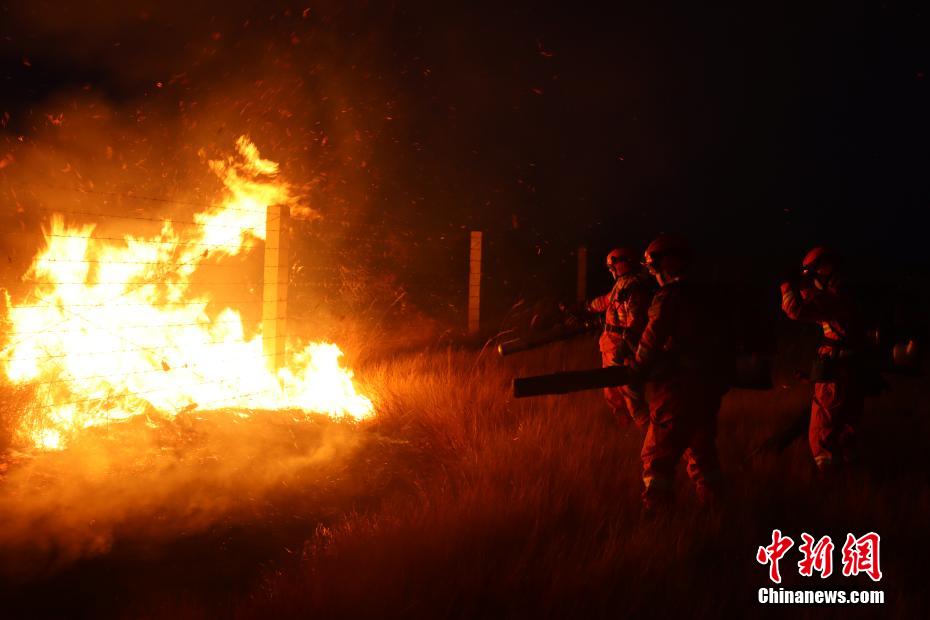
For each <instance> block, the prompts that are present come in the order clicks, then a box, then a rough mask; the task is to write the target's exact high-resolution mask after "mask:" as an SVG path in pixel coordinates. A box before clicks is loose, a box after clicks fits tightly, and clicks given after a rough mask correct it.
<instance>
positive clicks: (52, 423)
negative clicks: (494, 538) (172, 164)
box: [0, 136, 372, 449]
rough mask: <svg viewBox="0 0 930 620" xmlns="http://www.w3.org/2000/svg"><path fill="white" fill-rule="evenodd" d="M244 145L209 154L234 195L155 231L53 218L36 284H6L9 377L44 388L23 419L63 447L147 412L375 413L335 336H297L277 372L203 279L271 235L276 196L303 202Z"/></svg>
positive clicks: (34, 274) (38, 436)
mask: <svg viewBox="0 0 930 620" xmlns="http://www.w3.org/2000/svg"><path fill="white" fill-rule="evenodd" d="M237 147H238V156H237V157H230V158H228V159H226V160H220V161H211V162H210V167H211V168H212V169H213V171H214V172H215V173H216V174H217V175H218V176H219V177H220V178H221V179H222V180H223V183H224V185H225V186H226V190H227V192H226V198H225V200H224V201H223V202H222V203H221V204H217V205H216V206H214V207H211V208H209V209H207V210H206V211H204V212H202V213H198V214H196V215H195V216H194V218H193V220H192V221H186V222H184V223H183V224H182V223H179V222H172V221H171V220H165V221H164V222H163V225H162V227H161V231H160V233H159V234H158V235H157V236H155V237H153V238H139V237H134V236H130V235H127V236H125V237H124V238H122V239H114V238H113V237H109V238H100V237H97V238H95V237H94V235H93V233H94V230H95V226H94V225H84V226H70V225H68V224H67V223H66V222H65V220H64V218H63V217H62V216H61V215H54V216H53V217H52V218H51V222H50V225H49V227H48V229H47V230H46V231H45V237H46V247H45V249H43V250H42V251H40V252H39V254H38V255H37V256H36V258H35V260H34V261H33V263H32V265H31V267H30V268H29V270H28V272H27V273H26V275H25V279H26V280H27V281H29V282H34V283H35V284H34V288H33V290H32V291H31V293H30V294H29V295H28V296H26V297H25V298H24V299H22V300H19V301H18V302H17V303H13V302H12V300H11V298H10V296H9V294H8V293H6V303H7V307H8V317H7V319H8V322H9V331H8V337H7V344H6V346H5V347H4V348H3V350H2V351H0V363H2V364H3V366H4V370H5V371H6V374H7V377H8V378H9V380H10V381H11V382H13V383H16V384H33V385H34V386H35V394H36V398H35V402H34V404H33V405H32V407H31V409H30V411H29V412H28V413H27V415H26V416H25V417H24V419H23V423H22V426H21V428H20V429H19V430H20V433H21V434H22V435H23V436H24V437H26V438H27V439H28V440H30V441H32V442H33V443H34V444H35V445H36V446H38V447H40V448H47V449H56V448H61V447H63V446H64V445H65V444H66V443H67V441H68V439H69V438H71V437H72V436H73V435H74V434H75V433H78V432H80V430H81V429H85V428H88V427H92V426H99V425H104V424H109V423H111V422H114V421H117V420H125V419H128V418H131V417H133V416H138V415H141V414H149V415H155V414H158V415H162V416H174V415H177V414H178V413H180V412H183V411H191V410H196V409H205V410H206V409H210V410H213V409H224V408H236V409H239V410H242V409H247V408H260V409H273V410H277V409H301V410H304V411H310V412H317V413H325V414H329V415H331V416H334V417H342V416H350V417H352V418H363V417H366V416H368V415H370V414H371V412H372V403H371V401H370V400H369V399H367V398H365V397H364V396H362V395H360V394H359V393H358V392H357V391H356V389H355V387H354V385H353V382H352V373H351V372H350V371H348V370H345V369H343V368H342V367H341V366H340V364H339V358H340V356H341V355H342V352H341V351H340V350H339V348H338V347H337V346H336V345H334V344H329V343H309V344H305V343H301V342H298V341H291V342H289V353H288V355H287V363H286V364H285V365H284V367H283V368H279V369H277V371H275V370H273V369H272V368H271V366H270V365H269V363H268V357H267V356H266V355H265V353H264V352H263V349H262V336H261V333H258V334H257V335H255V336H254V337H252V338H250V339H247V338H246V337H245V330H244V327H243V320H242V317H241V316H240V314H239V312H238V311H237V310H235V309H234V308H232V307H225V308H223V309H222V310H221V311H220V312H219V313H216V311H215V309H214V310H212V312H211V314H212V316H210V315H208V313H207V306H208V304H210V303H211V302H212V303H213V304H214V305H213V306H211V309H213V308H215V307H216V304H217V300H211V298H210V296H209V295H207V294H206V293H203V294H195V293H194V292H193V291H192V285H191V281H192V276H193V274H194V273H195V272H196V271H197V269H198V267H199V266H200V265H201V263H202V262H203V261H204V260H205V259H206V258H207V257H210V258H211V259H213V258H216V257H218V256H223V255H226V256H233V255H237V254H240V253H243V252H247V251H249V250H250V249H251V248H252V247H253V246H254V244H255V242H256V241H257V240H262V239H264V238H265V232H266V231H265V225H266V209H267V208H268V206H269V205H284V204H288V203H289V202H290V201H291V196H290V194H289V191H288V186H287V184H286V183H284V182H282V181H280V180H278V179H277V178H276V177H277V173H278V166H277V164H276V163H275V162H272V161H268V160H264V159H261V158H260V156H259V153H258V149H257V148H256V147H255V145H254V144H252V143H251V142H250V141H249V140H248V138H246V137H244V136H243V137H241V138H239V140H238V142H237ZM247 295H248V294H247V293H245V292H243V293H241V294H240V296H247ZM255 296H256V298H257V296H258V294H255ZM218 301H219V302H223V301H225V300H218ZM231 305H234V304H231Z"/></svg>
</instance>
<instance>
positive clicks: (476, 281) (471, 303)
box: [468, 230, 481, 334]
mask: <svg viewBox="0 0 930 620" xmlns="http://www.w3.org/2000/svg"><path fill="white" fill-rule="evenodd" d="M480 318H481V231H480V230H473V231H471V235H470V240H469V252H468V333H469V334H477V333H478V330H479V329H480Z"/></svg>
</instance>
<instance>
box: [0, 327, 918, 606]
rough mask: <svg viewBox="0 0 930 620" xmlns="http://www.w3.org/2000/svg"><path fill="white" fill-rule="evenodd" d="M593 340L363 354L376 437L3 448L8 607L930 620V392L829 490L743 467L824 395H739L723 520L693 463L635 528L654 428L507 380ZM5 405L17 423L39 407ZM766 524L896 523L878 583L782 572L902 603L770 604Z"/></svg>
mask: <svg viewBox="0 0 930 620" xmlns="http://www.w3.org/2000/svg"><path fill="white" fill-rule="evenodd" d="M595 347H596V345H595V343H594V341H593V339H590V338H587V339H580V340H576V341H574V342H570V343H563V344H558V345H555V346H551V347H549V348H547V349H544V350H540V351H536V352H531V353H524V354H520V355H516V356H513V358H509V359H504V360H502V359H499V358H497V357H496V356H495V355H494V354H493V353H492V351H491V350H490V349H485V350H483V351H482V352H480V353H479V352H477V351H474V350H460V349H452V348H449V349H439V350H432V351H431V352H423V353H406V354H403V355H398V356H397V357H393V358H381V359H371V360H368V361H366V362H364V363H363V364H362V366H361V367H359V368H358V369H357V370H358V377H359V383H360V386H361V388H362V390H363V391H365V392H366V393H369V394H371V395H373V397H374V399H375V400H376V402H377V403H378V415H377V417H376V418H375V419H374V420H371V421H367V422H363V423H360V424H350V423H345V422H334V421H330V420H329V419H326V418H321V417H317V416H310V417H306V416H303V415H302V414H299V413H297V412H283V413H282V412H277V413H270V412H252V413H251V415H250V417H248V418H244V417H240V416H237V415H234V414H231V413H230V412H207V413H198V414H183V415H182V416H180V417H178V418H176V419H175V420H173V421H170V422H164V421H159V420H157V419H152V420H148V421H146V420H135V421H133V422H130V423H126V424H120V425H112V426H111V427H110V428H109V429H99V431H97V430H95V431H94V432H92V433H88V434H87V435H86V436H85V437H83V438H82V439H81V440H80V441H79V442H78V443H76V444H75V445H72V446H71V447H69V448H68V449H66V450H64V451H61V452H53V453H45V454H38V455H36V454H29V453H22V452H17V451H16V450H14V449H13V448H8V449H6V452H5V455H4V457H3V459H4V460H3V464H2V465H0V468H2V469H0V476H2V480H0V523H2V524H3V526H2V529H0V571H2V579H0V583H2V584H3V585H2V586H0V596H2V605H3V607H2V608H0V609H2V610H3V613H2V614H0V615H3V616H4V617H38V616H57V617H63V616H83V617H152V618H162V617H172V618H178V617H182V618H187V617H189V618H215V617H242V618H259V617H261V618H265V617H314V618H317V617H318V618H339V617H359V616H363V617H372V616H377V617H397V616H403V617H469V618H475V617H534V618H535V617H696V618H717V617H746V616H748V615H750V614H761V615H791V616H794V617H798V616H800V617H817V618H819V617H824V616H826V617H860V616H875V615H880V616H883V617H912V618H913V617H925V616H926V611H927V595H926V594H925V592H924V581H925V580H924V577H923V568H922V564H921V563H920V562H921V558H923V557H927V556H926V554H927V553H928V552H930V545H928V543H927V538H926V535H925V528H926V526H927V517H928V515H930V486H928V475H927V471H928V468H927V464H926V454H927V448H926V446H927V441H928V437H930V417H928V404H927V398H926V396H927V394H926V387H925V384H924V380H923V378H895V379H892V384H893V387H894V389H893V391H891V392H889V393H886V394H884V395H882V396H880V397H878V398H875V399H872V400H871V401H870V402H869V403H868V406H867V416H866V419H865V422H864V424H863V433H862V435H863V437H862V439H863V444H864V448H865V449H864V451H863V457H864V458H863V463H862V466H861V471H858V472H856V473H855V475H854V476H852V477H850V478H849V479H848V480H845V481H843V482H841V483H839V484H837V485H836V486H835V487H833V488H823V487H821V486H820V485H818V484H817V482H816V481H815V478H814V475H813V474H814V472H813V466H812V463H811V459H810V457H809V454H808V451H807V446H806V443H805V442H801V441H799V442H796V443H795V444H793V445H792V446H790V447H789V448H788V450H787V451H786V452H785V453H784V454H782V455H763V456H759V457H757V458H752V459H750V458H749V455H750V453H751V452H752V450H753V449H754V448H755V447H756V446H757V445H759V443H760V442H761V441H762V440H764V439H765V438H766V437H767V436H768V435H769V434H771V433H772V432H773V431H775V430H777V429H778V428H781V427H782V426H783V425H785V424H786V423H787V422H788V421H789V420H790V419H792V418H793V417H795V416H796V415H797V413H798V411H800V410H801V409H803V408H804V407H805V406H806V403H807V399H808V398H809V386H806V385H804V384H793V385H791V386H789V387H779V388H778V389H776V390H773V391H770V392H741V391H733V392H731V393H730V394H728V396H727V398H726V400H725V402H724V406H723V410H722V413H721V423H720V437H719V447H720V452H721V458H722V461H723V465H724V468H725V471H726V473H727V475H728V480H729V485H728V487H729V491H728V494H727V497H726V500H725V503H724V505H723V506H722V507H721V509H720V510H719V511H714V512H707V511H705V510H702V509H701V508H700V507H699V506H698V505H697V503H696V501H695V499H694V497H693V493H692V492H691V489H690V487H689V485H688V481H687V479H686V477H685V476H684V473H683V472H680V476H679V481H678V483H679V488H678V493H677V501H676V504H675V508H674V512H673V514H671V515H670V516H669V518H667V519H660V520H658V521H656V522H650V523H641V522H640V520H639V505H638V493H639V487H640V482H639V477H638V472H639V459H638V454H639V445H640V441H641V438H640V435H639V432H638V431H637V430H636V429H635V428H634V427H632V426H629V425H623V424H618V422H617V421H616V420H614V419H612V418H611V416H610V414H609V412H608V410H607V408H606V405H604V404H603V401H602V399H601V397H600V394H599V393H596V392H589V393H581V394H574V395H569V396H565V397H543V398H538V399H528V400H513V399H511V398H510V395H509V382H510V379H511V378H512V377H513V376H515V375H519V374H536V373H542V372H552V371H554V370H558V369H563V368H564V369H568V368H580V367H586V366H591V365H592V364H593V363H594V362H596V360H597V353H596V348H595ZM783 371H784V369H783ZM782 374H785V375H787V374H788V373H787V372H786V371H785V372H782ZM3 399H4V400H3V402H2V404H0V406H2V407H3V409H2V412H0V413H2V416H3V418H2V421H3V428H4V430H5V431H8V430H9V428H10V427H11V426H12V425H13V424H15V417H16V411H17V408H18V407H22V406H23V403H24V402H27V401H28V393H27V392H24V391H22V390H19V391H13V390H11V389H6V390H5V391H4V392H3ZM773 528H780V529H781V530H782V531H783V532H785V533H786V534H789V535H791V536H792V537H794V538H795V539H796V540H798V539H799V538H800V534H801V532H808V533H811V534H813V535H814V536H817V537H819V536H822V535H825V534H829V535H831V536H832V537H833V539H834V541H837V540H843V539H844V538H845V535H846V532H853V533H856V534H858V535H861V534H864V533H866V532H868V531H876V532H878V533H880V534H881V535H882V548H881V565H882V570H883V572H884V579H883V580H882V582H881V583H880V584H878V585H873V584H872V583H871V582H870V581H869V580H868V579H867V578H864V577H861V576H860V577H856V578H853V577H842V576H841V575H834V576H833V577H831V578H829V579H828V580H826V581H825V582H823V583H824V584H827V585H823V584H822V583H821V582H820V579H819V578H818V577H813V578H802V577H800V576H799V575H798V574H797V570H796V568H795V566H794V564H795V563H796V562H797V559H798V558H797V557H795V554H796V551H797V550H796V548H795V549H792V551H791V552H790V553H789V555H788V556H786V558H785V560H783V561H782V572H783V574H784V575H785V581H784V584H783V585H784V586H785V587H788V588H814V587H828V588H838V589H844V590H852V589H873V588H881V589H883V590H884V591H885V597H886V602H885V604H884V605H883V606H880V607H874V606H873V607H857V608H855V609H852V608H850V607H848V606H846V607H841V606H835V607H815V608H794V607H790V608H787V609H786V608H784V607H781V608H775V607H768V608H763V607H762V606H760V605H759V604H758V603H757V602H756V595H757V590H758V588H760V587H763V586H767V585H769V584H768V582H767V570H766V568H765V567H763V566H760V565H759V564H757V563H756V562H755V559H754V558H755V552H756V549H757V547H758V546H759V545H765V544H768V543H769V542H770V538H771V531H772V529H773ZM838 546H839V545H838ZM836 553H837V558H836V561H837V562H839V559H838V553H839V551H838V550H837V552H836ZM837 572H838V571H837Z"/></svg>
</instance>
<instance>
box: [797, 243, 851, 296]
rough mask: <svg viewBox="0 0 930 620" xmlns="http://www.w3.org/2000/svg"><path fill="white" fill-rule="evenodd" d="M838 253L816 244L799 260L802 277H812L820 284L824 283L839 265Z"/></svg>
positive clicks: (831, 276) (834, 273)
mask: <svg viewBox="0 0 930 620" xmlns="http://www.w3.org/2000/svg"><path fill="white" fill-rule="evenodd" d="M841 262H842V261H841V259H840V256H839V254H837V253H836V252H835V251H833V250H832V249H830V248H826V247H823V246H817V247H816V248H814V249H812V250H811V251H810V252H808V253H807V254H805V256H804V260H803V261H801V273H802V274H803V275H804V277H807V278H812V279H813V280H814V282H815V283H817V284H818V285H820V286H823V285H826V284H827V283H828V282H829V281H830V280H831V279H832V278H833V277H834V276H835V275H836V272H837V270H838V269H839V267H840V263H841Z"/></svg>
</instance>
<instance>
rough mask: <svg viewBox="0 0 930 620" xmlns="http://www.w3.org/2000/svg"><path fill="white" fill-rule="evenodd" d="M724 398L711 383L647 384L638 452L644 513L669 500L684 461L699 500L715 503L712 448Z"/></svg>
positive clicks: (681, 378) (717, 474)
mask: <svg viewBox="0 0 930 620" xmlns="http://www.w3.org/2000/svg"><path fill="white" fill-rule="evenodd" d="M722 396H723V391H722V390H721V389H719V388H715V387H714V386H713V384H712V382H710V381H705V380H701V379H699V378H697V377H687V376H678V377H674V378H671V379H669V380H665V381H651V382H649V383H647V384H646V401H647V403H648V405H649V429H648V431H647V432H646V439H645V440H644V441H643V448H642V451H641V452H640V457H641V459H642V465H643V495H642V499H643V504H644V506H645V507H646V508H650V509H655V508H657V507H659V506H660V505H662V504H665V503H667V502H669V501H670V500H671V497H672V484H673V482H674V479H675V467H676V466H677V465H678V461H680V460H681V458H682V457H684V458H685V461H686V462H687V471H688V476H689V477H690V478H691V480H692V482H693V483H694V485H695V490H696V491H697V494H698V497H699V499H701V501H712V500H713V498H714V496H715V495H716V493H717V491H718V490H719V486H720V482H721V476H720V462H719V460H718V458H717V444H716V442H717V412H718V411H719V409H720V401H721V398H722Z"/></svg>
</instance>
